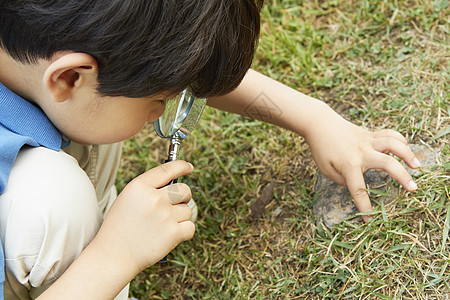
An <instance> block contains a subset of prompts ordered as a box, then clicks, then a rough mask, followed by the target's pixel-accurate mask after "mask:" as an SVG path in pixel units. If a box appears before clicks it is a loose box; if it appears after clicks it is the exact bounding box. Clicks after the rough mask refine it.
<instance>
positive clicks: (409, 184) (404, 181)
mask: <svg viewBox="0 0 450 300" xmlns="http://www.w3.org/2000/svg"><path fill="white" fill-rule="evenodd" d="M377 155H378V156H376V157H375V159H376V163H375V165H374V168H376V169H378V170H383V171H385V172H386V173H388V174H389V176H391V177H392V178H394V179H395V180H396V181H397V182H398V183H400V185H402V186H403V187H404V188H405V189H406V190H407V191H409V192H413V191H415V190H417V184H416V183H415V182H414V180H413V178H412V177H411V175H409V173H408V172H407V171H406V170H405V168H404V167H403V166H402V164H401V163H400V162H398V161H397V160H396V159H395V158H393V157H392V156H389V155H386V154H382V153H378V154H377Z"/></svg>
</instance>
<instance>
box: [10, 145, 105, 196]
mask: <svg viewBox="0 0 450 300" xmlns="http://www.w3.org/2000/svg"><path fill="white" fill-rule="evenodd" d="M8 194H9V195H11V194H16V195H34V196H37V197H39V195H41V196H42V197H43V198H53V197H58V198H59V197H62V195H66V196H70V195H77V196H78V197H80V196H81V197H89V198H91V197H94V198H95V197H96V196H95V190H94V187H93V185H92V183H91V181H90V180H89V178H88V176H87V175H86V173H85V172H84V171H83V170H82V169H81V168H80V166H79V165H78V162H77V161H76V159H75V158H73V157H72V156H70V155H68V154H67V153H65V152H63V151H59V152H57V151H54V150H50V149H47V148H44V147H24V148H23V149H21V150H20V151H19V153H18V155H17V158H16V160H15V162H14V164H13V166H12V168H11V173H10V176H9V178H8V182H7V184H6V189H5V193H4V195H5V196H6V195H8Z"/></svg>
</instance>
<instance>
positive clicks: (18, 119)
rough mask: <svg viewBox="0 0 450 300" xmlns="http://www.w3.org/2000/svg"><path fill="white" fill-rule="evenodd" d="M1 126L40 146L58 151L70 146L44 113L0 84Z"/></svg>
mask: <svg viewBox="0 0 450 300" xmlns="http://www.w3.org/2000/svg"><path fill="white" fill-rule="evenodd" d="M0 124H1V125H3V126H4V127H6V128H7V129H8V130H10V131H12V132H14V133H16V134H18V135H21V136H28V137H31V138H33V139H34V140H35V141H36V142H37V143H38V144H39V145H40V146H44V147H46V148H49V149H52V150H56V151H58V150H59V149H60V148H64V147H65V146H67V145H68V144H69V142H68V141H65V140H64V139H63V138H62V137H61V133H60V132H59V131H58V130H57V129H56V128H55V126H53V124H52V123H51V121H50V120H49V119H48V117H47V116H46V115H45V114H44V112H43V111H42V110H41V109H40V108H38V107H36V106H34V105H33V104H31V103H30V102H28V101H26V100H24V99H23V98H21V97H20V96H18V95H16V94H14V93H13V92H11V91H10V90H9V89H7V88H6V87H5V86H4V85H3V84H2V83H0Z"/></svg>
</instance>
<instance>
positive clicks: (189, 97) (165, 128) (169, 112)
mask: <svg viewBox="0 0 450 300" xmlns="http://www.w3.org/2000/svg"><path fill="white" fill-rule="evenodd" d="M194 99H195V97H194V95H193V94H192V93H191V92H190V90H189V89H185V90H183V91H182V92H181V93H180V94H179V95H177V96H176V97H174V98H172V99H169V100H167V103H166V108H165V110H164V113H163V114H162V115H161V116H160V117H159V119H158V120H156V121H155V122H154V127H155V130H156V133H157V134H158V135H159V136H161V137H163V138H170V137H171V136H172V135H173V134H174V133H175V132H177V131H178V129H180V127H181V125H182V124H183V122H184V120H185V119H186V117H187V116H188V115H189V111H190V110H191V108H192V105H193V103H194Z"/></svg>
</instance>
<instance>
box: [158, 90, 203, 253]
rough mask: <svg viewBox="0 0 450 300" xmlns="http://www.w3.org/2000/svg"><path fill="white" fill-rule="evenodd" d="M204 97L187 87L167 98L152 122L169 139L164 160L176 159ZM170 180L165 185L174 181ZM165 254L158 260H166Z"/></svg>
mask: <svg viewBox="0 0 450 300" xmlns="http://www.w3.org/2000/svg"><path fill="white" fill-rule="evenodd" d="M205 105H206V98H196V97H195V96H194V95H193V94H192V92H191V90H190V89H189V88H187V89H185V90H183V91H182V92H181V93H180V94H179V95H178V96H176V97H175V98H172V99H170V100H167V103H166V108H165V110H164V113H163V114H162V115H161V116H160V117H159V119H158V120H156V121H155V122H153V127H154V128H155V131H156V133H157V134H158V135H159V136H160V137H162V138H165V139H169V140H170V146H169V156H168V158H167V159H166V161H165V162H169V161H173V160H176V159H177V155H178V150H179V146H180V143H181V141H182V140H184V139H185V138H186V137H187V136H188V135H189V134H190V133H191V132H192V130H193V129H194V127H195V125H196V124H197V121H198V120H199V119H200V116H201V115H202V112H203V110H204V109H205ZM176 182H177V179H174V180H171V181H170V182H169V183H168V184H167V185H170V184H173V183H176ZM166 261H167V256H166V257H164V258H163V259H162V260H161V261H160V262H166Z"/></svg>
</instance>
